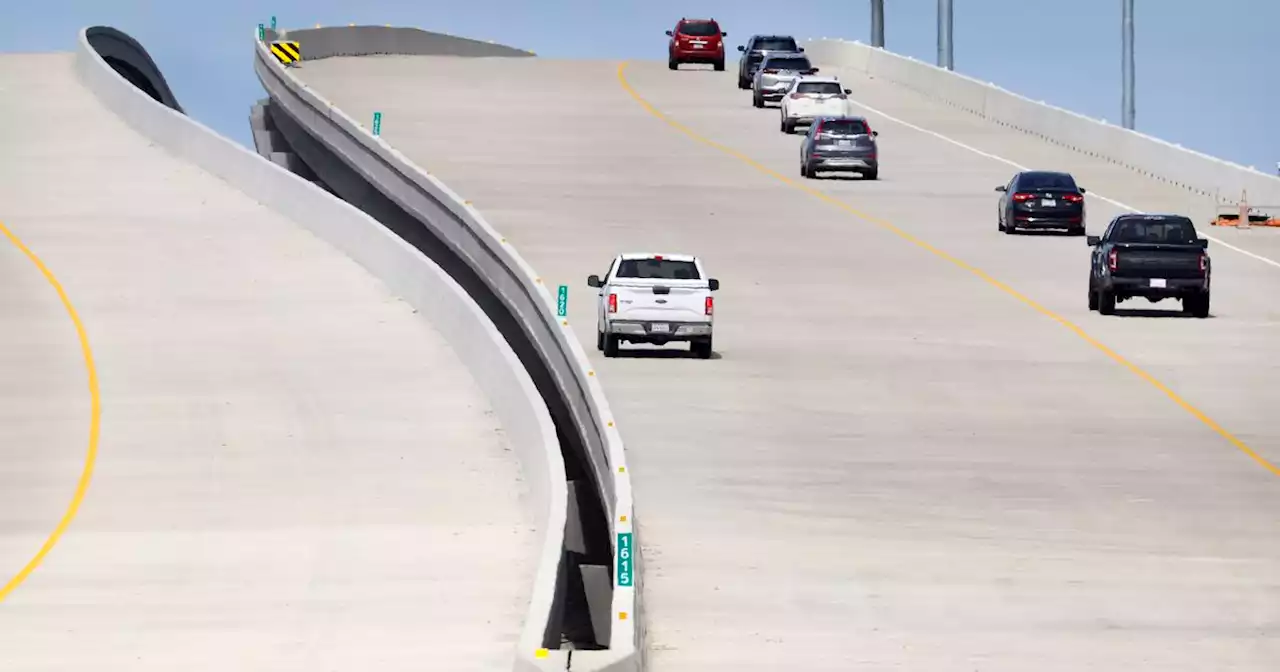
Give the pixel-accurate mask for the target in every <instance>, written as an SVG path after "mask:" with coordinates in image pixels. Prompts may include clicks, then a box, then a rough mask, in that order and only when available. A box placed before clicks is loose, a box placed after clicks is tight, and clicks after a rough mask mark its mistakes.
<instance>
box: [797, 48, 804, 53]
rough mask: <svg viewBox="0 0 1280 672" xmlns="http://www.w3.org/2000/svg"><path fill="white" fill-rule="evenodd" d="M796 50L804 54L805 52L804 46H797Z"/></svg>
mask: <svg viewBox="0 0 1280 672" xmlns="http://www.w3.org/2000/svg"><path fill="white" fill-rule="evenodd" d="M796 51H797V52H799V53H802V54H803V53H804V47H796Z"/></svg>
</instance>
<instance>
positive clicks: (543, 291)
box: [254, 26, 644, 670]
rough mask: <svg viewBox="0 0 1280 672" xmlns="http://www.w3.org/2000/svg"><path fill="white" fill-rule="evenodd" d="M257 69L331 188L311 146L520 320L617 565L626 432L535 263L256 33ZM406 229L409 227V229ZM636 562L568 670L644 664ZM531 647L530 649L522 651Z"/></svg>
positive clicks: (357, 34) (628, 510)
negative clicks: (297, 73) (410, 220)
mask: <svg viewBox="0 0 1280 672" xmlns="http://www.w3.org/2000/svg"><path fill="white" fill-rule="evenodd" d="M273 39H288V40H293V41H297V42H299V44H300V49H301V51H302V56H303V59H304V63H303V67H305V61H307V60H313V59H316V58H324V57H329V56H335V55H344V56H361V55H371V54H391V53H398V54H414V55H437V56H440V55H449V56H459V57H528V56H532V54H531V53H529V52H525V51H521V50H517V49H512V48H510V47H505V46H502V45H495V44H492V43H487V42H481V41H478V40H467V39H464V38H458V37H454V36H448V35H440V34H437V33H430V32H427V31H421V30H417V29H409V28H380V27H372V26H359V27H348V28H342V27H336V28H317V29H307V30H294V31H289V32H288V33H287V34H286V33H282V34H281V36H280V37H279V38H277V36H276V34H275V33H274V32H272V31H267V33H266V41H267V42H269V41H271V40H273ZM254 68H255V70H256V71H257V73H258V77H259V79H260V80H261V81H262V84H263V87H264V88H265V89H266V91H267V93H268V94H269V95H270V96H271V107H272V108H273V109H274V108H278V109H279V110H280V111H281V112H282V113H283V114H284V115H286V116H287V118H288V120H289V121H291V122H294V123H296V124H297V125H298V126H300V127H301V128H303V129H305V131H306V135H307V136H308V137H307V138H297V137H290V140H289V142H290V144H291V145H294V146H295V147H294V148H295V150H296V151H298V152H299V154H300V155H301V156H302V157H303V158H304V159H305V160H306V161H307V162H308V163H309V164H311V165H312V166H313V167H314V168H315V170H316V171H317V173H318V174H321V175H322V176H324V178H323V179H325V181H326V182H329V183H330V186H333V187H334V188H335V189H336V188H338V185H337V184H336V183H334V182H331V180H332V179H333V178H331V177H329V175H330V174H336V173H331V172H326V171H322V170H321V167H320V163H321V162H322V161H324V160H325V159H326V157H321V156H318V155H317V154H314V153H312V154H310V155H308V154H306V153H304V152H306V151H308V150H307V147H306V145H307V144H308V143H311V142H319V143H322V144H323V145H324V146H325V148H326V150H327V154H328V156H330V157H335V158H336V159H337V160H338V161H340V162H341V163H343V164H345V165H346V166H347V167H348V168H349V169H350V170H351V171H352V172H353V173H354V174H358V175H359V176H360V178H361V179H363V180H364V181H366V182H367V184H368V185H369V186H370V188H371V189H373V190H376V192H377V193H376V194H365V195H361V194H359V193H358V191H356V195H355V196H354V197H353V198H357V199H361V200H365V201H369V202H371V203H372V205H369V206H368V207H370V208H373V209H375V210H376V209H382V210H387V209H389V208H385V207H382V206H379V205H378V203H377V201H378V200H379V199H385V200H387V201H388V202H390V203H392V204H394V205H395V206H396V207H397V208H398V209H400V210H402V211H404V212H407V213H413V214H414V216H415V217H416V218H417V220H418V221H419V222H421V224H422V225H423V226H424V227H426V228H427V229H429V233H430V235H431V238H432V239H433V240H435V241H439V243H441V244H442V245H444V246H446V247H447V248H448V254H449V255H450V256H451V257H453V258H455V259H457V260H458V261H459V262H460V263H461V264H463V265H465V266H466V268H465V269H463V268H457V269H456V271H455V272H454V276H455V277H459V276H460V275H462V274H463V273H464V272H466V273H469V274H473V275H474V276H475V277H476V278H478V279H479V281H480V282H483V283H484V284H485V285H486V288H487V290H488V293H489V294H490V295H492V296H494V297H498V300H500V301H501V302H502V303H503V305H504V310H505V311H506V312H507V313H508V314H509V315H510V316H511V317H512V318H513V319H514V320H516V321H517V322H518V326H519V329H520V330H521V335H522V336H523V337H525V338H527V339H529V342H530V343H532V346H533V348H534V349H535V350H536V356H537V357H538V359H539V364H541V365H543V366H545V369H546V371H547V372H548V374H549V376H550V377H551V378H552V379H553V383H554V388H555V393H556V395H557V396H559V397H560V399H561V400H562V401H563V404H564V408H565V412H566V413H567V414H568V415H569V416H570V417H569V418H568V419H567V421H565V422H563V423H562V424H561V428H562V430H565V429H566V428H567V429H569V430H571V431H572V432H574V433H575V434H577V436H576V437H567V438H566V440H569V441H572V440H573V439H574V438H576V442H577V443H578V444H580V447H581V450H582V451H583V452H584V454H585V457H586V459H587V461H588V462H589V467H590V471H591V474H590V475H591V477H592V481H593V482H594V487H595V488H597V489H598V495H599V499H600V500H601V502H602V505H603V507H604V509H605V511H604V514H605V516H606V517H607V520H608V527H609V529H608V535H609V538H610V547H611V548H610V549H609V551H610V556H611V557H610V560H611V561H612V562H613V563H616V557H615V556H616V553H617V548H616V540H617V535H618V534H621V533H632V534H634V528H633V524H634V520H635V518H634V513H633V511H632V503H631V484H630V475H629V473H628V472H627V469H626V459H625V454H624V451H623V445H622V440H621V437H620V435H619V433H618V429H617V427H616V426H615V423H614V422H613V416H612V413H611V412H610V410H609V406H608V402H607V401H606V399H605V397H604V394H603V392H602V389H601V387H600V383H599V380H598V378H597V377H596V375H595V372H594V370H593V369H592V367H591V364H590V362H589V360H588V359H587V356H586V352H585V350H584V349H583V347H582V345H581V344H580V343H579V342H578V341H577V339H576V338H575V336H574V335H573V332H572V330H571V329H570V328H569V326H568V323H567V322H564V321H562V320H560V318H558V317H556V315H555V312H554V306H555V301H554V297H552V296H551V293H550V291H549V290H548V288H547V287H546V286H545V285H544V284H543V283H542V281H541V279H540V278H539V276H538V274H537V273H536V271H535V270H534V269H533V268H531V267H530V266H529V264H528V263H527V262H525V261H524V260H523V259H522V258H521V257H520V255H519V254H518V253H517V252H516V250H515V249H514V248H513V247H512V246H511V245H510V244H509V243H508V242H507V241H506V239H505V238H504V237H503V236H502V235H501V234H500V233H499V232H498V231H496V230H495V229H494V228H493V227H492V226H491V225H489V223H488V222H487V221H485V219H484V217H483V216H482V215H481V214H480V213H479V212H478V211H477V210H476V209H475V208H472V207H471V206H470V205H469V203H467V202H466V201H464V200H463V199H462V198H461V197H460V196H459V195H458V194H456V193H454V192H453V191H452V190H451V189H449V188H448V187H447V186H446V185H445V184H443V183H442V182H441V181H440V180H439V179H437V178H435V177H434V176H432V175H430V174H429V173H428V172H427V171H426V170H425V169H423V168H422V167H419V166H417V165H415V164H413V163H412V162H411V161H410V160H409V159H408V158H407V157H405V156H404V155H402V154H400V153H399V152H398V151H396V150H395V149H394V148H393V147H391V146H390V145H388V144H387V143H386V142H385V141H383V140H382V139H381V138H378V137H374V136H373V135H372V133H371V132H370V130H369V129H367V128H366V127H365V126H364V125H363V124H361V123H359V122H357V121H355V120H354V119H351V118H350V117H348V116H347V115H346V114H344V113H343V112H342V111H341V110H340V109H338V108H336V107H334V106H333V104H332V103H331V102H329V101H328V100H326V99H325V98H324V97H323V96H322V95H321V94H320V92H318V91H315V90H313V89H310V88H308V87H307V86H305V85H304V84H303V83H302V82H301V81H299V80H298V79H297V78H295V77H294V76H293V75H292V72H291V71H290V69H289V68H286V67H284V66H282V65H281V64H280V63H279V62H278V61H277V60H276V59H275V58H274V57H273V56H271V54H270V52H269V51H268V48H267V45H266V43H265V42H256V41H255V61H254ZM283 121H285V118H284V117H281V118H279V119H277V126H279V127H280V129H281V131H282V132H283V133H284V134H285V135H286V136H287V137H288V136H289V135H290V131H289V129H287V128H285V127H284V126H285V125H282V123H281V122H283ZM344 181H345V177H344ZM388 215H389V216H388V217H386V218H384V217H382V216H379V219H380V220H384V219H385V220H386V222H387V223H388V225H389V226H395V225H394V224H391V223H389V222H391V221H392V220H394V217H393V216H390V215H391V213H388ZM406 235H411V233H410V232H407V231H406ZM552 401H553V400H548V403H549V404H552ZM554 412H556V411H555V408H553V413H554ZM639 545H640V542H639V539H638V538H636V539H635V540H634V546H635V548H637V549H638V547H639ZM634 562H635V569H634V574H635V575H636V577H637V583H636V585H634V586H628V587H621V586H616V585H614V586H612V590H611V591H609V593H607V594H604V595H603V599H604V600H606V601H607V604H606V605H604V606H603V607H602V608H603V609H605V613H607V614H608V619H609V623H608V628H609V629H608V636H607V639H608V642H609V649H608V650H604V651H586V650H578V651H574V652H572V659H571V660H572V668H571V669H573V670H636V669H640V668H641V667H643V662H644V661H643V634H644V628H643V626H642V623H643V620H642V608H641V603H640V599H639V595H640V585H639V577H640V576H641V574H642V572H641V566H640V558H639V554H638V553H637V554H636V557H635V558H634ZM614 566H616V564H615V565H614ZM614 581H616V578H615V579H614ZM606 585H607V584H606ZM597 595H598V593H597ZM623 614H625V618H624V617H623V616H622V615H623ZM533 653H534V652H532V651H522V656H524V655H526V654H529V655H533ZM566 653H567V652H565V651H552V652H550V654H548V657H547V658H537V659H534V660H535V661H536V662H538V663H548V662H549V661H557V662H558V664H559V667H558V668H556V667H555V666H554V665H555V663H552V664H551V665H550V666H549V667H547V668H546V669H564V663H563V658H562V656H563V655H565V654H566ZM526 662H528V660H527V659H526Z"/></svg>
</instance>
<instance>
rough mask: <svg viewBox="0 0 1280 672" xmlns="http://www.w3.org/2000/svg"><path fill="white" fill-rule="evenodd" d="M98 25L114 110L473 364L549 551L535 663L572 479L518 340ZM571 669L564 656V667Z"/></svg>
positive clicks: (94, 63)
mask: <svg viewBox="0 0 1280 672" xmlns="http://www.w3.org/2000/svg"><path fill="white" fill-rule="evenodd" d="M94 30H95V29H93V28H91V29H87V30H85V31H82V32H81V35H80V40H79V43H78V45H77V51H76V69H77V73H78V75H79V77H80V79H81V81H82V82H83V83H84V85H85V86H86V87H87V88H89V89H90V90H91V91H93V92H94V94H95V95H96V96H97V97H98V99H99V100H101V101H102V103H103V104H104V105H105V106H106V107H107V108H109V109H110V110H111V111H112V112H114V113H115V114H117V115H118V116H119V117H120V118H121V119H123V120H124V121H125V122H126V123H128V124H129V125H130V126H131V127H133V128H134V129H135V130H136V131H137V132H139V133H140V134H142V135H144V136H146V137H147V138H148V139H150V140H151V141H153V142H155V143H156V144H157V145H158V146H160V147H162V148H164V149H165V150H166V151H169V152H170V153H172V154H174V155H176V156H178V157H180V158H182V159H184V160H187V161H189V162H191V163H194V164H196V165H198V166H199V167H201V168H202V169H204V170H206V171H208V172H210V173H212V174H214V175H216V176H218V177H219V178H221V179H223V180H225V181H226V182H228V183H229V184H230V185H232V186H233V187H235V188H237V189H239V190H241V191H243V192H244V193H246V194H248V195H249V196H251V197H252V198H254V199H256V200H258V201H259V202H261V203H263V204H264V205H266V206H268V207H271V208H272V209H274V210H276V211H278V212H280V213H282V214H284V215H285V216H287V217H289V218H290V219H292V220H293V221H295V222H297V223H298V224H299V225H301V226H303V227H305V228H307V229H309V230H310V231H311V232H313V233H314V234H315V235H317V236H318V237H320V238H322V239H323V240H325V241H327V242H328V243H329V244H331V245H333V246H334V247H336V248H338V249H340V250H342V251H343V252H344V253H346V254H347V255H348V256H349V257H351V258H352V259H354V260H355V261H356V262H358V263H360V264H361V265H362V266H364V267H365V268H366V269H368V270H369V271H370V272H371V273H372V274H373V275H375V276H376V277H378V278H379V279H380V280H381V281H382V282H383V283H385V284H386V285H387V286H388V287H389V288H390V289H391V291H393V292H394V293H396V294H398V295H399V296H401V297H402V298H404V300H405V301H407V302H408V303H409V304H410V305H412V306H413V307H414V308H416V309H417V310H418V311H419V312H420V313H421V314H422V315H423V316H424V318H425V319H427V320H429V321H430V322H431V324H432V326H433V327H435V328H436V329H437V330H438V331H439V332H440V333H441V334H443V335H444V337H445V338H446V339H447V340H448V341H449V343H450V345H451V346H452V347H453V349H454V351H455V352H456V353H457V354H458V356H459V357H460V358H461V359H462V360H463V362H464V363H465V364H466V365H467V366H468V368H469V369H470V371H471V373H472V375H473V376H474V377H475V379H476V381H477V383H478V384H479V385H480V386H481V388H482V389H483V391H484V392H485V394H486V395H487V396H488V398H489V401H490V403H491V404H492V405H493V408H494V410H495V412H496V413H497V414H498V417H499V418H500V420H501V422H502V426H503V428H504V429H505V430H506V433H507V435H508V437H509V439H510V441H511V443H512V447H513V449H514V450H515V451H516V452H517V453H518V455H519V458H520V460H521V466H522V469H523V471H524V473H525V477H526V480H527V481H528V483H529V485H530V500H529V501H530V505H531V506H533V507H535V510H534V515H535V517H536V520H537V526H538V531H539V535H540V543H541V548H540V549H539V551H538V557H539V561H538V563H537V565H536V566H534V567H530V568H528V569H527V571H528V573H529V580H530V581H531V582H533V584H534V589H533V591H532V596H531V598H530V604H529V607H528V612H527V616H526V620H525V626H524V632H523V633H522V638H521V644H520V646H519V649H518V650H517V651H516V652H514V654H515V656H516V658H517V667H519V659H521V658H522V657H523V658H529V659H530V660H532V658H531V655H530V654H529V652H530V651H531V650H532V648H533V645H530V644H529V642H531V641H532V642H540V641H541V638H542V633H543V631H544V630H545V628H546V622H547V615H548V612H549V610H550V604H551V602H552V599H553V595H552V589H553V587H554V582H555V574H556V572H557V571H558V567H559V563H560V556H561V549H562V547H563V545H564V528H565V520H566V511H567V484H566V481H565V471H564V469H565V467H564V463H563V461H562V458H561V454H560V445H559V440H558V438H557V436H556V433H555V427H554V425H553V424H552V421H551V418H550V415H549V413H548V411H547V408H546V405H545V403H544V402H543V400H542V398H541V396H540V395H539V394H538V391H537V389H536V388H535V386H534V384H533V382H532V380H531V378H530V377H529V375H528V373H527V372H526V371H525V370H524V368H523V367H522V366H521V365H520V362H519V360H518V358H517V357H516V356H515V353H514V352H513V351H512V349H511V347H510V346H509V345H508V344H507V342H506V340H505V339H504V338H503V337H502V335H501V334H500V333H499V332H498V330H497V329H496V327H495V326H494V325H493V323H492V322H491V321H490V320H489V319H488V318H487V317H486V316H485V314H484V313H483V311H481V310H480V308H479V307H478V306H477V305H476V304H475V302H474V301H472V300H471V298H470V297H469V296H468V295H467V294H466V292H465V291H463V289H462V288H461V287H460V286H459V285H458V283H457V282H455V281H454V280H453V279H452V278H451V277H450V276H449V275H448V274H446V273H445V272H444V271H443V270H441V269H440V268H439V267H438V266H437V265H436V264H434V263H432V262H431V260H430V259H428V258H427V257H426V256H425V255H423V254H422V253H421V252H419V251H418V250H417V249H415V248H414V247H412V246H411V245H409V244H407V243H405V242H404V241H403V240H401V239H400V238H399V237H397V236H395V235H394V234H392V233H391V232H389V231H387V230H386V229H385V228H384V227H383V226H381V225H380V224H379V223H378V222H377V221H376V220H374V219H372V218H371V217H369V216H368V215H366V214H364V213H363V212H361V211H360V210H358V209H357V208H355V207H353V206H351V205H349V204H347V203H346V202H344V201H342V200H340V199H337V198H335V197H333V196H331V195H329V194H328V193H326V192H325V191H323V190H322V189H320V188H319V187H317V186H316V185H314V184H312V183H310V182H308V181H306V180H304V179H302V178H300V177H298V176H296V175H294V174H292V173H290V172H289V171H288V170H286V169H285V168H282V167H280V166H278V165H275V164H274V163H271V162H270V161H267V160H264V159H263V158H262V157H259V156H258V155H256V154H254V153H253V152H251V151H249V150H247V149H245V148H243V147H241V146H240V145H238V144H236V143H234V142H232V141H230V140H227V139H226V138H223V137H221V136H219V135H218V134H216V133H214V132H213V131H211V130H209V129H208V128H206V127H204V126H203V125H201V124H199V123H198V122H196V121H194V120H192V119H190V118H188V117H186V116H185V115H183V114H181V113H179V112H177V111H175V110H174V109H171V108H169V107H166V106H164V105H162V104H160V103H159V102H157V101H156V100H155V99H153V98H152V97H150V96H149V95H148V94H146V93H143V92H142V91H140V90H139V89H138V88H136V87H134V86H133V85H132V84H131V83H130V82H129V81H128V80H126V79H125V78H124V77H122V76H120V74H118V73H117V72H116V70H115V69H113V68H112V67H111V66H110V65H108V64H107V62H106V61H105V60H104V59H103V58H102V57H101V56H100V55H99V54H98V53H97V52H96V51H95V50H94V48H93V46H92V45H91V43H90V40H89V34H90V33H91V32H92V31H94ZM134 44H136V42H135V43H134ZM140 48H141V47H139V49H140ZM148 60H149V59H148ZM538 662H539V663H542V662H544V661H538ZM563 668H564V664H563V662H561V663H560V667H559V668H558V669H563ZM548 669H549V668H548Z"/></svg>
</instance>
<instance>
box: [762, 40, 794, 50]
mask: <svg viewBox="0 0 1280 672" xmlns="http://www.w3.org/2000/svg"><path fill="white" fill-rule="evenodd" d="M751 48H752V49H761V50H768V51H795V50H796V41H795V40H793V39H791V38H789V37H762V38H760V39H758V40H756V43H755V44H753V45H751Z"/></svg>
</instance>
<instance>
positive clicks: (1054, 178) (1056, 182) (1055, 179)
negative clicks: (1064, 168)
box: [1018, 173, 1076, 191]
mask: <svg viewBox="0 0 1280 672" xmlns="http://www.w3.org/2000/svg"><path fill="white" fill-rule="evenodd" d="M1018 187H1019V188H1022V189H1069V190H1072V191H1074V190H1075V189H1076V181H1075V180H1073V179H1071V176H1070V175H1067V174H1065V173H1024V174H1023V175H1022V179H1020V180H1018Z"/></svg>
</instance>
